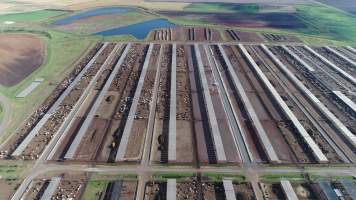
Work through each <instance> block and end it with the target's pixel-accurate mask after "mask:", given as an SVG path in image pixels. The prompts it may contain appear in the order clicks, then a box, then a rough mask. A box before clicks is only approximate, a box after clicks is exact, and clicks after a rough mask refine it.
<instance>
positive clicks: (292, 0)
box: [146, 0, 310, 5]
mask: <svg viewBox="0 0 356 200" xmlns="http://www.w3.org/2000/svg"><path fill="white" fill-rule="evenodd" d="M146 1H149V2H184V3H208V2H210V3H267V4H278V5H281V4H285V5H295V4H305V3H310V1H309V0H238V1H236V0H146Z"/></svg>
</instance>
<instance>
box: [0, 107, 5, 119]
mask: <svg viewBox="0 0 356 200" xmlns="http://www.w3.org/2000/svg"><path fill="white" fill-rule="evenodd" d="M3 114H4V113H3V108H2V107H1V105H0V123H1V121H2V118H3Z"/></svg>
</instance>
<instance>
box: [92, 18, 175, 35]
mask: <svg viewBox="0 0 356 200" xmlns="http://www.w3.org/2000/svg"><path fill="white" fill-rule="evenodd" d="M175 26H176V25H175V24H173V23H170V22H169V21H168V20H166V19H153V20H149V21H146V22H140V23H137V24H132V25H128V26H124V27H118V28H113V29H109V30H106V31H102V32H98V33H95V34H96V35H102V36H113V35H132V36H134V37H136V38H137V39H145V38H146V36H147V34H148V33H149V32H150V31H151V30H154V29H157V28H171V27H175Z"/></svg>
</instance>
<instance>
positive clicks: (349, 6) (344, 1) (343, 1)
mask: <svg viewBox="0 0 356 200" xmlns="http://www.w3.org/2000/svg"><path fill="white" fill-rule="evenodd" d="M317 1H319V2H321V3H324V4H327V5H330V6H333V7H336V8H339V9H341V10H344V11H346V12H349V13H351V14H354V15H356V2H355V0H317Z"/></svg>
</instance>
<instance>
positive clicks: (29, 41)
mask: <svg viewBox="0 0 356 200" xmlns="http://www.w3.org/2000/svg"><path fill="white" fill-rule="evenodd" d="M44 52H45V44H44V41H42V40H41V39H40V38H38V37H35V36H32V35H28V34H1V35H0V84H1V85H4V86H7V87H9V86H13V85H16V84H17V83H19V82H20V81H22V80H23V79H24V78H26V77H27V76H28V75H30V74H31V73H32V72H33V71H35V70H36V69H37V68H38V67H40V66H41V64H42V63H43V60H44Z"/></svg>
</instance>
